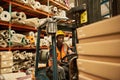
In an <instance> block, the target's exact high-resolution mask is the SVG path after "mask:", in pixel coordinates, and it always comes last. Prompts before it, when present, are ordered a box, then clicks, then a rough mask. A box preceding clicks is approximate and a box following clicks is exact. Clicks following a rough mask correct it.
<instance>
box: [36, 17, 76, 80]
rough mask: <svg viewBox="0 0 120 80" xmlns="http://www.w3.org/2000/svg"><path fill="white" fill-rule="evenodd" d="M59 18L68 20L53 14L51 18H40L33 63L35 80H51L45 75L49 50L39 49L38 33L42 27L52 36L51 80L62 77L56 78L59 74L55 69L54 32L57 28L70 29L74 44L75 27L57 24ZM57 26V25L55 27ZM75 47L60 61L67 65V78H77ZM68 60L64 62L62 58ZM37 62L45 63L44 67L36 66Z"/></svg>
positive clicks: (72, 79)
mask: <svg viewBox="0 0 120 80" xmlns="http://www.w3.org/2000/svg"><path fill="white" fill-rule="evenodd" d="M60 20H68V18H66V17H59V16H53V17H52V18H45V19H43V20H42V22H41V25H40V26H39V27H38V31H37V33H38V34H37V43H36V45H37V46H36V64H35V80H51V79H50V78H49V77H48V76H47V67H48V66H47V64H48V59H49V56H50V51H44V50H42V49H40V46H39V45H40V34H41V32H42V30H43V29H46V31H47V34H49V35H51V36H52V45H51V47H50V48H51V49H52V55H53V59H52V60H53V73H51V74H52V75H53V80H62V79H60V78H59V79H58V77H59V75H58V72H57V71H58V70H57V55H56V36H55V34H56V32H57V30H58V29H61V30H67V31H72V35H73V46H75V44H76V38H75V37H76V36H74V35H75V33H76V32H75V31H76V30H75V29H73V28H72V27H71V26H69V27H65V26H64V25H63V24H62V25H59V24H58V22H59V21H60ZM57 26H59V27H57ZM61 26H62V27H61ZM75 48H76V47H74V49H73V51H74V54H68V55H66V56H65V57H63V58H62V60H61V63H62V64H63V65H67V66H68V69H69V71H68V75H67V76H68V78H69V79H67V80H77V73H78V72H77V64H76V59H77V53H76V49H75ZM68 57H69V60H68V62H64V59H66V58H68ZM39 64H46V65H45V66H44V67H38V65H39Z"/></svg>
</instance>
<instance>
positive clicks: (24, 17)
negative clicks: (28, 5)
mask: <svg viewBox="0 0 120 80" xmlns="http://www.w3.org/2000/svg"><path fill="white" fill-rule="evenodd" d="M19 18H21V20H25V19H27V16H26V14H25V13H24V12H20V17H19Z"/></svg>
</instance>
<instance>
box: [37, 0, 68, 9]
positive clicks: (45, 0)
mask: <svg viewBox="0 0 120 80" xmlns="http://www.w3.org/2000/svg"><path fill="white" fill-rule="evenodd" d="M38 1H39V0H38ZM40 2H41V3H43V4H46V3H47V0H42V1H40ZM49 3H50V4H52V5H54V6H56V7H58V8H60V9H63V10H69V9H70V8H69V7H68V6H67V5H65V4H63V3H60V2H58V1H55V0H49Z"/></svg>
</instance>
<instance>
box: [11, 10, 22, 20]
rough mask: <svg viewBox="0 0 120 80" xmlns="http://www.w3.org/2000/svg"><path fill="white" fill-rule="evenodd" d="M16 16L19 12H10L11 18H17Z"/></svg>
mask: <svg viewBox="0 0 120 80" xmlns="http://www.w3.org/2000/svg"><path fill="white" fill-rule="evenodd" d="M18 16H20V13H19V12H16V11H15V12H12V13H11V18H12V19H16V18H18Z"/></svg>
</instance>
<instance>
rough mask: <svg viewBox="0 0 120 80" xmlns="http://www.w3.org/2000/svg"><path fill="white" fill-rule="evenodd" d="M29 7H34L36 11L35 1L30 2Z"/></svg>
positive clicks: (30, 0)
mask: <svg viewBox="0 0 120 80" xmlns="http://www.w3.org/2000/svg"><path fill="white" fill-rule="evenodd" d="M27 5H28V6H30V7H32V8H33V9H36V8H35V7H34V5H35V0H29V1H28V4H27Z"/></svg>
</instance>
